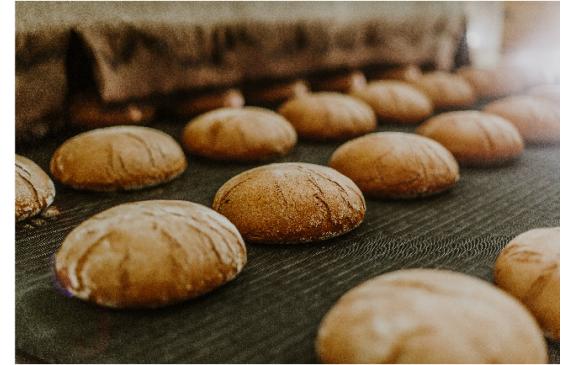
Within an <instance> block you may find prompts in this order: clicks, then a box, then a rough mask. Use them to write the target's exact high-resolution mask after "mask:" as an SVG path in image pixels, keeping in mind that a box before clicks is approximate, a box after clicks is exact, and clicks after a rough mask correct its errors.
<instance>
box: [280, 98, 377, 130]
mask: <svg viewBox="0 0 575 365" xmlns="http://www.w3.org/2000/svg"><path fill="white" fill-rule="evenodd" d="M278 112H279V113H280V114H281V115H283V116H284V117H285V118H286V119H287V120H288V121H289V122H290V123H291V124H292V125H293V126H294V128H295V130H296V131H297V133H298V135H299V136H300V137H303V138H308V139H315V140H342V139H348V138H353V137H356V136H359V135H362V134H365V133H368V132H371V131H373V130H374V129H375V128H376V127H377V119H376V117H375V113H374V112H373V110H372V109H371V107H370V106H369V105H367V104H365V103H364V102H362V101H361V100H359V99H356V98H353V97H351V96H347V95H344V94H338V93H328V92H320V93H310V94H307V95H304V96H300V97H298V98H294V99H290V100H288V101H287V102H285V103H284V104H283V105H282V106H281V107H280V108H279V110H278Z"/></svg>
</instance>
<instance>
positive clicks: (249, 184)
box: [212, 163, 365, 244]
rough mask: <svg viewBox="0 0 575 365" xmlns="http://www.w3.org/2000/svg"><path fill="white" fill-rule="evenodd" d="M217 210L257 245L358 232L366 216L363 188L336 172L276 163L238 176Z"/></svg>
mask: <svg viewBox="0 0 575 365" xmlns="http://www.w3.org/2000/svg"><path fill="white" fill-rule="evenodd" d="M212 206H213V208H214V209H215V210H216V211H218V212H220V213H221V214H223V215H224V216H226V217H227V218H228V219H229V220H230V221H232V222H233V223H234V224H235V225H236V227H238V229H239V230H240V232H241V233H242V236H243V237H244V239H245V240H247V241H250V242H254V243H277V244H279V243H303V242H311V241H319V240H325V239H329V238H332V237H335V236H339V235H341V234H344V233H346V232H348V231H350V230H352V229H354V228H356V227H357V226H358V225H359V224H360V223H361V222H362V221H363V218H364V215H365V200H364V198H363V195H362V194H361V191H360V190H359V188H358V187H357V186H356V185H355V184H354V183H353V181H351V180H350V179H348V178H347V177H345V176H343V175H341V174H340V173H338V172H337V171H335V170H333V169H331V168H329V167H325V166H319V165H313V164H308V163H278V164H270V165H265V166H260V167H256V168H254V169H251V170H248V171H245V172H243V173H241V174H239V175H236V176H234V177H233V178H231V179H230V180H228V181H227V182H226V183H225V184H224V185H222V187H221V188H220V189H219V190H218V192H217V193H216V196H215V197H214V201H213V205H212Z"/></svg>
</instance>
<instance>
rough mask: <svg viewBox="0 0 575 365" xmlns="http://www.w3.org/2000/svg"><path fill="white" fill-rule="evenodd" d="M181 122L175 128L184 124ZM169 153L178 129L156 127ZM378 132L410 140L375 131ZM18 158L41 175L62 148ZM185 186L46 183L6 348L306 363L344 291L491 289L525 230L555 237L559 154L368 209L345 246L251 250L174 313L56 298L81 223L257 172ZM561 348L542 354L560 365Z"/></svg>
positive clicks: (206, 167)
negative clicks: (215, 285) (412, 283)
mask: <svg viewBox="0 0 575 365" xmlns="http://www.w3.org/2000/svg"><path fill="white" fill-rule="evenodd" d="M180 122H181V121H180ZM151 126H152V127H156V128H159V129H162V130H164V131H166V132H168V133H170V134H172V135H173V136H174V137H176V138H178V139H179V135H180V132H181V129H182V128H183V124H182V123H175V122H172V123H155V124H152V125H151ZM379 130H382V131H383V130H402V131H413V130H414V128H412V127H394V126H391V127H390V126H387V125H385V126H380V128H379ZM64 139H65V138H64V137H62V138H60V139H57V140H55V139H53V140H51V141H48V142H45V143H44V144H43V145H41V146H38V147H36V148H32V147H30V146H29V147H26V148H21V149H18V151H17V152H18V153H19V154H22V155H24V156H26V157H29V158H31V159H32V160H34V161H35V162H37V163H38V164H39V165H40V166H41V167H42V168H44V169H45V170H46V171H48V164H49V160H50V157H51V155H52V153H53V152H54V150H55V149H56V148H57V147H58V145H59V144H60V143H61V142H62V141H63V140H64ZM337 146H338V144H337V143H327V144H326V143H311V142H303V141H302V142H300V143H298V145H297V147H296V149H295V150H294V151H293V152H292V153H291V154H290V155H289V156H287V157H285V158H283V159H281V160H276V161H274V162H282V161H285V162H287V161H303V162H310V163H317V164H327V161H328V159H329V156H330V155H331V153H332V152H333V151H334V150H335V148H337ZM188 157H189V158H188V161H189V167H188V169H187V170H186V172H185V173H184V175H183V176H181V177H180V178H178V179H176V180H174V181H173V182H171V183H168V184H166V185H162V186H159V187H155V188H151V189H146V190H142V191H137V192H129V193H88V192H77V191H74V190H71V189H69V188H66V187H64V186H62V185H60V184H57V183H56V188H57V194H56V199H55V202H54V205H55V206H57V207H58V208H59V209H60V211H61V214H60V215H59V216H58V217H57V218H55V219H53V220H46V221H45V223H44V224H41V225H38V226H36V227H30V226H25V225H22V224H20V225H18V226H17V228H16V348H17V352H18V353H19V354H21V355H23V356H29V357H31V358H35V359H41V360H44V361H47V362H80V363H94V362H97V363H99V362H104V363H106V362H119V363H122V362H130V363H141V362H147V363H166V362H167V363H170V362H176V363H177V362H188V363H189V362H204V363H220V362H232V363H243V362H252V363H253V362H257V363H267V362H272V363H301V362H316V361H317V359H316V358H315V355H314V340H315V335H316V331H317V328H318V325H319V322H320V320H321V318H322V317H323V315H324V314H325V313H326V312H327V311H328V310H329V308H330V307H331V306H332V305H333V304H334V303H335V301H336V300H337V299H338V298H339V297H340V296H341V295H342V294H344V293H345V292H346V291H347V290H349V289H351V288H353V287H354V286H356V285H358V284H360V283H362V282H364V281H365V280H367V279H370V278H372V277H374V276H376V275H379V274H383V273H385V272H389V271H393V270H398V269H402V268H415V267H425V268H441V269H451V270H456V271H460V272H463V273H467V274H470V275H473V276H476V277H480V278H482V279H485V280H489V281H490V280H492V275H491V270H492V267H493V264H494V262H495V259H496V257H497V254H498V253H499V251H500V250H501V249H502V247H503V246H504V245H505V244H506V243H507V242H508V241H509V240H510V239H511V238H513V237H514V236H516V235H517V234H519V233H521V232H524V231H526V230H529V229H531V228H535V227H548V226H558V225H559V223H560V222H559V147H558V146H546V147H528V148H527V149H526V151H525V153H524V155H523V156H522V157H521V159H519V160H518V161H517V162H516V163H514V164H512V165H509V166H504V167H499V168H492V169H471V168H463V169H462V171H461V180H460V182H459V183H458V185H457V186H456V187H455V188H454V189H453V190H452V191H450V192H448V193H445V194H442V195H438V196H435V197H431V198H427V199H422V200H413V201H384V200H373V199H368V200H367V215H366V218H365V221H364V222H363V223H362V224H361V225H360V226H359V228H357V229H356V230H354V231H352V232H351V233H349V234H347V235H344V236H342V237H339V238H336V239H333V240H330V241H326V242H319V243H312V244H303V245H293V246H265V245H252V244H248V263H247V265H246V267H245V269H244V271H243V272H242V273H240V275H239V276H238V278H237V279H236V280H234V281H232V282H230V283H229V284H226V285H225V286H223V287H221V288H219V289H217V290H216V291H214V292H212V293H210V294H208V295H206V296H204V297H201V298H198V299H195V300H191V301H188V302H184V303H181V304H178V305H175V306H171V307H167V308H163V309H156V310H139V311H134V310H131V311H116V310H110V309H104V308H99V307H96V306H94V305H91V304H87V303H84V302H81V301H79V300H76V299H71V298H67V297H65V296H64V295H63V294H62V293H61V292H59V291H58V290H57V289H56V286H55V284H54V279H53V275H52V271H51V267H52V262H53V261H52V260H53V254H54V252H55V251H56V249H57V248H58V246H59V245H60V243H61V242H62V241H63V239H64V237H65V236H66V235H67V234H68V233H69V232H70V231H71V230H72V229H73V228H74V227H76V226H77V225H78V224H80V223H81V222H82V221H83V220H85V219H86V218H88V217H90V216H92V215H93V214H96V213H98V212H101V211H102V210H104V209H107V208H110V207H112V206H114V205H117V204H119V203H123V202H130V201H138V200H147V199H183V200H189V201H194V202H198V203H201V204H204V205H207V206H209V205H210V203H211V200H212V198H213V196H214V194H215V192H216V191H217V189H218V188H219V187H220V186H221V185H222V184H223V183H225V182H226V181H227V180H228V179H229V178H231V177H232V176H234V175H236V174H238V173H239V172H241V171H244V170H247V169H249V168H252V167H254V166H256V165H258V164H238V163H217V162H211V161H208V160H205V159H199V158H196V157H193V156H188ZM559 352H560V351H559V343H554V342H549V355H550V361H551V362H554V363H557V362H559Z"/></svg>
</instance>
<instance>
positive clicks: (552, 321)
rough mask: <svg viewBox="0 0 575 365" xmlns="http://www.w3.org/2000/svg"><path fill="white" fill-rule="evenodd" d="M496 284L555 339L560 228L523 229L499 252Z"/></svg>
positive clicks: (558, 319) (558, 308)
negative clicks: (514, 298) (523, 305)
mask: <svg viewBox="0 0 575 365" xmlns="http://www.w3.org/2000/svg"><path fill="white" fill-rule="evenodd" d="M493 276H494V279H495V283H496V284H497V285H498V286H499V287H501V288H502V289H503V290H505V291H507V292H508V293H510V294H511V295H513V296H514V297H516V298H517V299H519V300H520V301H521V302H523V304H525V306H526V307H527V308H528V309H529V310H530V311H531V313H533V315H534V316H535V318H537V320H538V321H539V324H540V325H541V328H542V329H543V330H544V331H545V333H546V334H547V335H548V336H549V337H550V338H552V339H554V340H559V332H560V313H559V312H560V305H559V304H560V303H559V302H560V290H559V287H560V259H559V227H554V228H538V229H532V230H530V231H527V232H524V233H522V234H520V235H519V236H517V237H515V238H514V239H512V240H511V242H509V243H508V244H507V245H506V246H505V248H503V250H502V251H501V253H500V254H499V257H498V258H497V261H496V262H495V269H494V273H493Z"/></svg>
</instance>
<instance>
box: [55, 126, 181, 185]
mask: <svg viewBox="0 0 575 365" xmlns="http://www.w3.org/2000/svg"><path fill="white" fill-rule="evenodd" d="M186 166H187V162H186V157H185V155H184V152H183V151H182V149H181V147H180V146H179V145H178V143H177V142H176V141H175V140H174V139H173V138H172V137H170V136H169V135H167V134H165V133H164V132H161V131H159V130H156V129H152V128H147V127H136V126H118V127H108V128H100V129H94V130H92V131H89V132H85V133H81V134H78V135H76V136H74V137H72V138H70V139H68V140H67V141H66V142H64V143H63V144H62V145H61V146H60V147H59V148H58V149H57V150H56V152H54V155H53V156H52V160H51V161H50V171H51V172H52V175H53V176H54V177H55V178H56V180H58V181H60V182H61V183H62V184H65V185H69V186H71V187H73V188H75V189H81V190H94V191H115V190H133V189H140V188H144V187H148V186H153V185H157V184H161V183H164V182H167V181H170V180H172V179H174V178H176V177H178V176H179V175H180V174H181V173H183V172H184V170H185V169H186Z"/></svg>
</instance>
